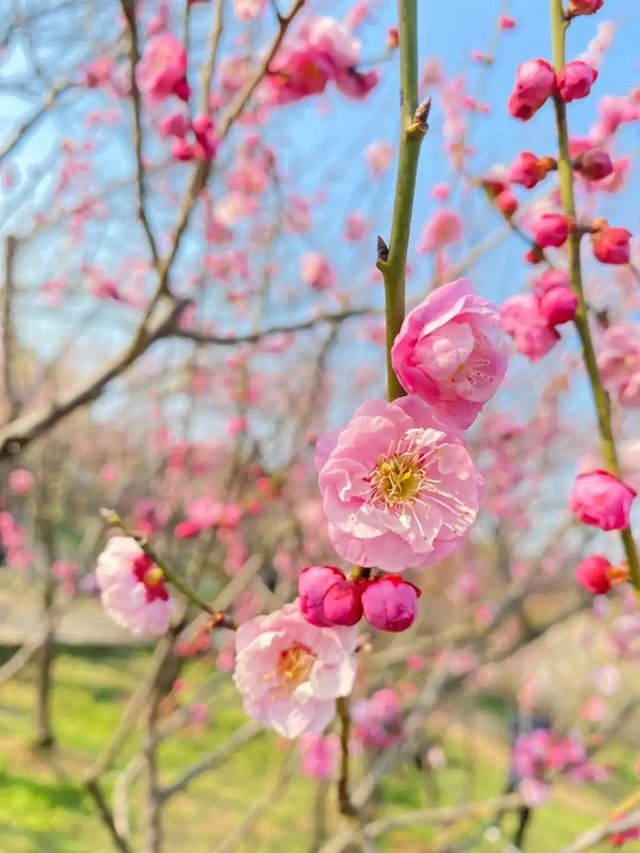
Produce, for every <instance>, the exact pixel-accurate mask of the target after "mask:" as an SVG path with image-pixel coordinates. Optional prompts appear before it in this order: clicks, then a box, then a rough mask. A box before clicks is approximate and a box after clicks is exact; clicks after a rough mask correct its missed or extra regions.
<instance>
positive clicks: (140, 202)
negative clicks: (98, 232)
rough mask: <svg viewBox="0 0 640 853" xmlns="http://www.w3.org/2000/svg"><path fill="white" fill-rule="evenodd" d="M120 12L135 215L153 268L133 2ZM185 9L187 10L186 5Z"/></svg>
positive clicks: (154, 247) (124, 0)
mask: <svg viewBox="0 0 640 853" xmlns="http://www.w3.org/2000/svg"><path fill="white" fill-rule="evenodd" d="M120 4H121V6H122V11H123V13H124V16H125V18H126V20H127V24H128V26H129V69H130V76H131V105H132V107H133V143H134V151H135V158H136V188H137V213H138V219H139V220H140V222H141V224H142V227H143V229H144V233H145V234H146V237H147V242H148V244H149V250H150V252H151V257H152V258H153V263H154V266H155V267H157V266H158V264H159V262H160V255H159V253H158V245H157V243H156V239H155V237H154V236H153V231H152V230H151V224H150V222H149V217H148V216H147V208H146V186H145V170H144V163H143V135H142V103H141V98H140V90H139V89H138V84H137V82H136V67H137V65H138V62H139V60H140V48H139V45H138V24H137V21H136V3H135V0H120ZM187 8H189V6H188V4H187Z"/></svg>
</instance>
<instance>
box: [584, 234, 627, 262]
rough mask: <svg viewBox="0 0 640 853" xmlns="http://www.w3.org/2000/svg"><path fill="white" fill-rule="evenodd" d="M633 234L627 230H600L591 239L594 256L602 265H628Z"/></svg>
mask: <svg viewBox="0 0 640 853" xmlns="http://www.w3.org/2000/svg"><path fill="white" fill-rule="evenodd" d="M630 240H631V232H630V231H627V229H626V228H608V227H607V228H602V229H598V230H597V231H596V232H595V233H594V234H593V235H592V238H591V243H592V246H593V254H594V255H595V256H596V258H597V259H598V260H599V261H600V263H602V264H618V265H619V264H628V263H629V261H630V260H631V243H630Z"/></svg>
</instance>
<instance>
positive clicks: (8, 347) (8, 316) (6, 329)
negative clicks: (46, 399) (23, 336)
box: [2, 234, 20, 420]
mask: <svg viewBox="0 0 640 853" xmlns="http://www.w3.org/2000/svg"><path fill="white" fill-rule="evenodd" d="M17 246H18V241H17V240H16V238H15V237H14V236H13V235H12V234H8V235H7V237H6V239H5V242H4V285H3V287H2V381H3V384H4V393H5V396H6V398H7V401H8V403H9V413H8V414H9V417H8V420H12V419H13V418H14V417H15V415H16V412H17V411H18V410H19V408H20V400H19V399H18V394H17V391H16V387H15V383H14V378H15V377H14V375H13V371H14V368H15V366H16V364H15V361H14V359H15V357H16V352H15V341H14V329H13V300H14V294H15V280H14V272H15V257H16V248H17Z"/></svg>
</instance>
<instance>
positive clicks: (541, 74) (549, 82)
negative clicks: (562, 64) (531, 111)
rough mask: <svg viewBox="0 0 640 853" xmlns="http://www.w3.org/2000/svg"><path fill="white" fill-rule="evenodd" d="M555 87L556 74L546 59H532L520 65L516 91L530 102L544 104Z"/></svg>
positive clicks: (517, 73) (517, 72)
mask: <svg viewBox="0 0 640 853" xmlns="http://www.w3.org/2000/svg"><path fill="white" fill-rule="evenodd" d="M554 88H555V74H554V71H553V68H552V67H551V65H550V64H549V63H548V62H547V60H546V59H532V60H530V61H528V62H523V63H522V65H520V66H519V67H518V70H517V71H516V85H515V88H514V91H515V92H517V93H518V94H519V95H521V96H522V97H523V98H524V99H525V100H526V101H528V102H529V103H531V104H536V103H537V104H540V105H542V104H543V103H544V102H545V101H546V100H547V98H548V97H549V96H550V95H551V94H552V93H553V91H554Z"/></svg>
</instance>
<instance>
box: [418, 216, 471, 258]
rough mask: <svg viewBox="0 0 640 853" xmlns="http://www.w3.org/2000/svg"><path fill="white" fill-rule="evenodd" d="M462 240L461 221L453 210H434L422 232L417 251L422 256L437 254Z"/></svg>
mask: <svg viewBox="0 0 640 853" xmlns="http://www.w3.org/2000/svg"><path fill="white" fill-rule="evenodd" d="M461 240H462V219H461V218H460V216H459V215H458V214H457V213H456V212H455V211H453V210H448V209H447V208H441V209H440V210H436V212H435V213H434V214H433V216H432V217H431V219H429V221H428V222H427V224H426V225H425V227H424V231H423V232H422V241H421V243H420V247H419V249H418V251H419V252H421V253H422V254H428V253H429V252H437V251H438V250H440V249H444V248H445V246H451V245H453V244H454V243H459V242H460V241H461Z"/></svg>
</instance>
